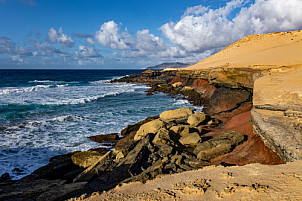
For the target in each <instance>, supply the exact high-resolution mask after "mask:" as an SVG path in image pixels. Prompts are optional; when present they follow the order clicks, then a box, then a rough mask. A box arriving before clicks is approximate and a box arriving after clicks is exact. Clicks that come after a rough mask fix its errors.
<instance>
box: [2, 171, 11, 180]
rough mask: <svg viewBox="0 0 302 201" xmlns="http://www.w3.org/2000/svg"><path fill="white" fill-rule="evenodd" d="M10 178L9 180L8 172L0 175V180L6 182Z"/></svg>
mask: <svg viewBox="0 0 302 201" xmlns="http://www.w3.org/2000/svg"><path fill="white" fill-rule="evenodd" d="M10 180H11V178H10V175H9V174H8V173H4V174H3V175H1V177H0V182H7V181H10Z"/></svg>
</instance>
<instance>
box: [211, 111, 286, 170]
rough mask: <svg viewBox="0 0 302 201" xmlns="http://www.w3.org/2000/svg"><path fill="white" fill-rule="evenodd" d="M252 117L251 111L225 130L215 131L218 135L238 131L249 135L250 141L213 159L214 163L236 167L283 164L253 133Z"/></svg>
mask: <svg viewBox="0 0 302 201" xmlns="http://www.w3.org/2000/svg"><path fill="white" fill-rule="evenodd" d="M250 115H251V114H250V111H247V112H244V113H241V114H238V115H236V116H234V117H232V118H231V119H230V121H228V123H226V124H225V128H224V129H221V130H219V131H218V130H217V131H215V132H216V135H217V134H218V133H221V132H223V131H237V132H240V133H242V134H245V135H247V137H248V139H247V141H246V142H244V143H243V144H241V145H239V146H237V147H236V148H235V149H234V150H233V151H232V152H231V153H228V154H226V155H222V156H219V157H216V158H214V159H212V160H211V162H212V163H214V164H219V163H221V162H225V163H229V164H236V165H246V164H249V163H261V164H268V165H277V164H283V162H282V160H281V159H280V157H279V156H278V155H277V154H276V153H274V152H273V151H271V150H270V149H269V148H268V147H266V146H265V145H264V143H263V142H262V140H261V139H260V137H259V136H257V135H256V134H255V133H254V132H253V128H252V124H251V123H250ZM213 134H214V133H213Z"/></svg>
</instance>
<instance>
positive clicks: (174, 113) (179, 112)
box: [159, 107, 193, 120]
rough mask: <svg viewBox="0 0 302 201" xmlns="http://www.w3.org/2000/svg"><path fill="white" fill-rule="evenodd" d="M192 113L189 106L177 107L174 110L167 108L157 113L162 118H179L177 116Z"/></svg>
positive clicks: (180, 116)
mask: <svg viewBox="0 0 302 201" xmlns="http://www.w3.org/2000/svg"><path fill="white" fill-rule="evenodd" d="M192 114H193V110H192V109H189V108H185V107H182V108H179V109H176V110H168V111H164V112H163V113H161V114H160V115H159V117H160V118H161V119H163V120H173V119H179V118H187V117H189V116H190V115H192Z"/></svg>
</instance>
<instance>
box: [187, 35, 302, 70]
mask: <svg viewBox="0 0 302 201" xmlns="http://www.w3.org/2000/svg"><path fill="white" fill-rule="evenodd" d="M301 55H302V31H293V32H278V33H270V34H263V35H250V36H247V37H245V38H243V39H241V40H239V41H237V42H235V43H233V44H231V45H230V46H228V47H226V48H224V49H223V50H221V51H220V52H218V53H216V54H214V55H212V56H210V57H208V58H206V59H204V60H202V61H200V62H198V63H197V64H195V65H193V66H190V67H187V68H185V69H186V70H202V69H208V68H216V67H230V68H237V67H253V68H271V67H280V66H293V65H301V64H302V56H301ZM301 66H302V65H301Z"/></svg>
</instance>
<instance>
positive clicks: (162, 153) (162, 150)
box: [158, 144, 173, 157]
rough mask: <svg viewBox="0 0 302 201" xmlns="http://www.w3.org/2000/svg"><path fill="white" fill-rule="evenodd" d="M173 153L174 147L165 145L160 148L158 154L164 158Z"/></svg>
mask: <svg viewBox="0 0 302 201" xmlns="http://www.w3.org/2000/svg"><path fill="white" fill-rule="evenodd" d="M172 151H173V147H172V146H169V145H167V144H164V145H162V146H160V148H159V150H158V154H159V155H160V156H161V157H164V156H168V155H169V154H171V153H172Z"/></svg>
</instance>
